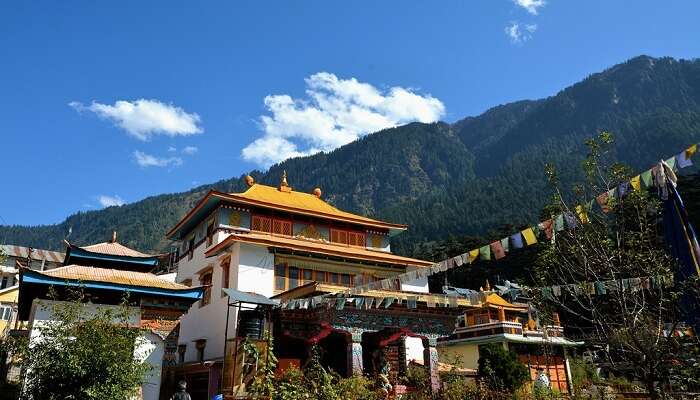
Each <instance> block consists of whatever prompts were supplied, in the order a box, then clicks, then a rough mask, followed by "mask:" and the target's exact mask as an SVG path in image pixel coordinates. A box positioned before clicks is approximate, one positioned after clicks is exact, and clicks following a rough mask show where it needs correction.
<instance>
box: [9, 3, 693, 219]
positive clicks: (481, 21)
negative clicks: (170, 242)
mask: <svg viewBox="0 0 700 400" xmlns="http://www.w3.org/2000/svg"><path fill="white" fill-rule="evenodd" d="M698 15H700V2H697V1H690V0H689V1H673V0H669V1H665V2H659V1H644V0H637V1H634V2H631V1H622V0H620V1H611V0H606V1H597V0H586V1H573V0H546V1H542V0H470V1H461V0H459V1H457V0H454V1H430V2H428V1H418V0H416V1H409V0H401V1H386V0H385V1H366V2H364V1H357V2H349V1H343V2H336V1H331V0H325V1H279V2H270V1H262V0H257V1H221V2H215V1H208V2H191V1H188V2H185V1H182V2H180V1H173V0H169V1H162V2H160V1H148V2H143V1H121V2H94V1H84V2H78V1H75V2H59V1H44V2H29V1H27V2H2V4H0V60H2V61H1V62H0V140H1V141H0V143H2V148H3V151H2V155H3V157H2V160H3V166H4V172H5V173H4V174H3V185H2V190H0V193H2V196H0V223H5V224H47V223H55V222H59V221H61V220H63V219H64V218H65V217H66V216H68V215H69V214H71V213H73V212H76V211H79V210H94V209H99V208H102V207H104V206H105V205H109V204H119V203H122V202H127V203H128V202H133V201H137V200H139V199H142V198H144V197H146V196H149V195H153V194H159V193H167V192H178V191H183V190H188V189H190V188H192V187H194V186H196V185H199V184H203V183H209V182H213V181H216V180H219V179H222V178H229V177H231V176H238V175H240V174H242V173H245V172H246V171H249V170H251V169H254V168H264V167H265V166H266V165H269V164H270V163H271V162H275V161H277V160H279V159H281V158H282V157H284V156H286V155H295V154H309V153H312V152H314V151H319V150H329V149H332V148H334V147H337V146H339V145H342V144H343V143H346V142H348V141H350V140H353V139H354V138H356V137H360V136H362V135H364V134H366V133H367V132H368V131H371V130H374V129H377V128H381V127H384V126H391V125H397V124H403V123H405V122H409V121H413V120H418V121H431V120H435V119H441V120H445V121H449V122H453V121H456V120H458V119H461V118H463V117H465V116H470V115H476V114H479V113H481V112H483V111H484V110H486V109H488V108H489V107H492V106H495V105H498V104H502V103H507V102H510V101H514V100H520V99H532V98H541V97H545V96H549V95H553V94H555V93H556V92H557V91H558V90H560V89H562V88H564V87H565V86H567V85H570V84H572V83H574V82H577V81H579V80H581V79H582V78H584V77H585V76H587V75H588V74H590V73H593V72H597V71H599V70H602V69H604V68H606V67H608V66H611V65H613V64H615V63H618V62H621V61H624V60H626V59H628V58H631V57H634V56H636V55H639V54H648V55H652V56H673V57H678V58H695V57H698V56H699V55H700V40H699V39H700V24H698V23H697V16H698ZM292 181H293V177H292Z"/></svg>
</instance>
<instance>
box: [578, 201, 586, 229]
mask: <svg viewBox="0 0 700 400" xmlns="http://www.w3.org/2000/svg"><path fill="white" fill-rule="evenodd" d="M576 215H578V219H580V220H581V222H582V223H584V224H587V223H588V213H587V212H586V209H585V208H583V206H581V205H578V206H576Z"/></svg>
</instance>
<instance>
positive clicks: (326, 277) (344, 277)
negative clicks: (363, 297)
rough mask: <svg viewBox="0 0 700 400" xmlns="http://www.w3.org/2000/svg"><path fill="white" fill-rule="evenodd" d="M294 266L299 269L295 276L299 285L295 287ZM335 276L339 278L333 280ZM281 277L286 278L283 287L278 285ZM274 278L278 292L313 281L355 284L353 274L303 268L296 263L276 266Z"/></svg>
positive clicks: (342, 284) (346, 285) (338, 284)
mask: <svg viewBox="0 0 700 400" xmlns="http://www.w3.org/2000/svg"><path fill="white" fill-rule="evenodd" d="M292 268H294V269H296V271H298V275H297V277H296V278H294V279H296V281H297V285H296V286H294V287H292V286H291V285H290V282H291V280H292V278H291V270H292ZM278 272H283V275H280V274H279V273H278ZM309 272H310V273H311V279H307V278H306V277H305V276H306V274H307V273H309ZM334 276H335V277H336V278H337V279H336V281H332V279H333V277H334ZM280 278H282V279H284V284H283V285H282V286H283V287H280V285H278V279H280ZM274 279H275V282H274V288H275V289H274V290H275V291H278V292H286V291H288V290H291V289H295V288H297V287H299V286H303V285H306V284H308V283H311V282H318V283H325V284H331V285H336V286H343V287H354V286H355V277H354V276H353V275H352V274H349V273H343V272H331V271H320V270H317V269H312V268H302V267H297V266H295V265H289V264H288V263H280V264H276V265H275V266H274Z"/></svg>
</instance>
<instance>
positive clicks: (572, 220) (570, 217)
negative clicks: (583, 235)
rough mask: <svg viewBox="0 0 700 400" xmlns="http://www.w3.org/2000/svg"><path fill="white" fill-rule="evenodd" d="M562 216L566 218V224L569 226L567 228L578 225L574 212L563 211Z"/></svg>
mask: <svg viewBox="0 0 700 400" xmlns="http://www.w3.org/2000/svg"><path fill="white" fill-rule="evenodd" d="M564 218H565V219H566V226H568V227H569V229H572V228H576V227H577V226H578V222H577V220H576V217H575V216H574V214H573V213H572V212H570V211H567V212H565V213H564Z"/></svg>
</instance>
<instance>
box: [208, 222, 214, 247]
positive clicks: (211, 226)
mask: <svg viewBox="0 0 700 400" xmlns="http://www.w3.org/2000/svg"><path fill="white" fill-rule="evenodd" d="M212 243H214V220H211V221H209V223H208V224H207V247H209V246H211V245H212Z"/></svg>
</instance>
